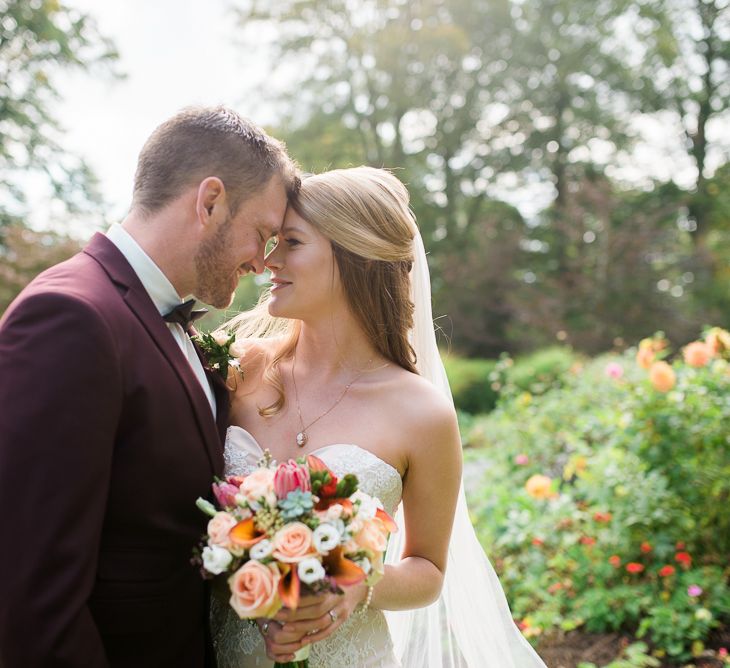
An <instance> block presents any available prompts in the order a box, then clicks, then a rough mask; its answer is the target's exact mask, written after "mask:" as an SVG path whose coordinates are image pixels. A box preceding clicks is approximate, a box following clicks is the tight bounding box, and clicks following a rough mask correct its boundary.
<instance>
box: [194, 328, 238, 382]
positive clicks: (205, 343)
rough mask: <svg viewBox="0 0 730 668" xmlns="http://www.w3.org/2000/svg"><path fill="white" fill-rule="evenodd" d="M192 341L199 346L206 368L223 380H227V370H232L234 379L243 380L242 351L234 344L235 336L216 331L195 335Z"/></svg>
mask: <svg viewBox="0 0 730 668" xmlns="http://www.w3.org/2000/svg"><path fill="white" fill-rule="evenodd" d="M193 339H194V340H195V342H196V343H197V344H198V345H199V346H200V349H201V350H202V351H203V355H205V359H206V361H207V362H208V366H209V367H210V368H211V369H213V371H217V372H218V373H219V374H220V375H221V377H222V378H223V380H228V369H229V368H232V369H233V371H234V372H235V374H236V377H239V376H240V378H241V380H243V369H242V368H241V358H242V357H243V351H242V350H241V348H240V346H238V345H237V344H236V335H235V334H232V333H231V332H228V331H223V330H218V331H216V332H213V333H212V334H211V333H210V332H205V333H204V334H196V335H195V336H194V337H193Z"/></svg>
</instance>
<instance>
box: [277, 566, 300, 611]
mask: <svg viewBox="0 0 730 668" xmlns="http://www.w3.org/2000/svg"><path fill="white" fill-rule="evenodd" d="M282 566H283V571H284V572H283V574H282V576H281V579H280V580H279V598H280V599H281V602H282V603H283V604H284V605H285V606H286V607H287V608H289V609H291V610H296V609H297V606H298V605H299V590H300V582H299V576H298V575H297V566H296V564H293V565H291V566H290V565H289V564H280V567H282Z"/></svg>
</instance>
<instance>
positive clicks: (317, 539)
mask: <svg viewBox="0 0 730 668" xmlns="http://www.w3.org/2000/svg"><path fill="white" fill-rule="evenodd" d="M340 537H341V536H340V532H339V531H337V529H336V528H335V527H334V526H333V525H332V524H329V523H327V522H322V524H320V525H319V526H318V527H317V528H316V529H315V530H314V534H313V535H312V542H313V543H314V548H315V549H316V550H317V552H319V553H320V554H327V553H328V552H329V551H330V550H334V549H335V548H336V547H337V546H338V545H339V544H340Z"/></svg>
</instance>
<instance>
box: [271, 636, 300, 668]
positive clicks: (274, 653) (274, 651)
mask: <svg viewBox="0 0 730 668" xmlns="http://www.w3.org/2000/svg"><path fill="white" fill-rule="evenodd" d="M302 647H303V643H301V642H293V643H277V642H274V641H273V640H271V639H269V638H267V639H266V654H267V656H268V657H269V658H270V659H272V660H274V661H276V662H278V663H287V662H288V661H293V660H294V652H296V651H297V650H299V649H301V648H302Z"/></svg>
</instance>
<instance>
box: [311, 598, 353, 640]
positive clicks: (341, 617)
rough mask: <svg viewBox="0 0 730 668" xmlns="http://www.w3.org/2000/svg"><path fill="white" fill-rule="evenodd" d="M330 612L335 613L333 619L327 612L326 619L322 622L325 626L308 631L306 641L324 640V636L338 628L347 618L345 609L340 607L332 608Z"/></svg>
mask: <svg viewBox="0 0 730 668" xmlns="http://www.w3.org/2000/svg"><path fill="white" fill-rule="evenodd" d="M332 612H333V613H335V619H334V621H333V620H332V618H331V616H330V615H329V613H327V615H325V618H326V621H324V624H325V625H326V626H324V627H320V628H319V629H317V630H316V631H313V632H311V633H308V634H307V637H306V640H307V643H315V642H319V641H320V640H324V639H325V638H328V637H329V636H331V635H332V634H333V633H334V632H335V631H336V630H337V629H338V628H340V626H342V624H344V622H345V620H346V619H347V616H346V610H345V609H344V608H342V607H338V608H337V609H334V608H333V609H332Z"/></svg>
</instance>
